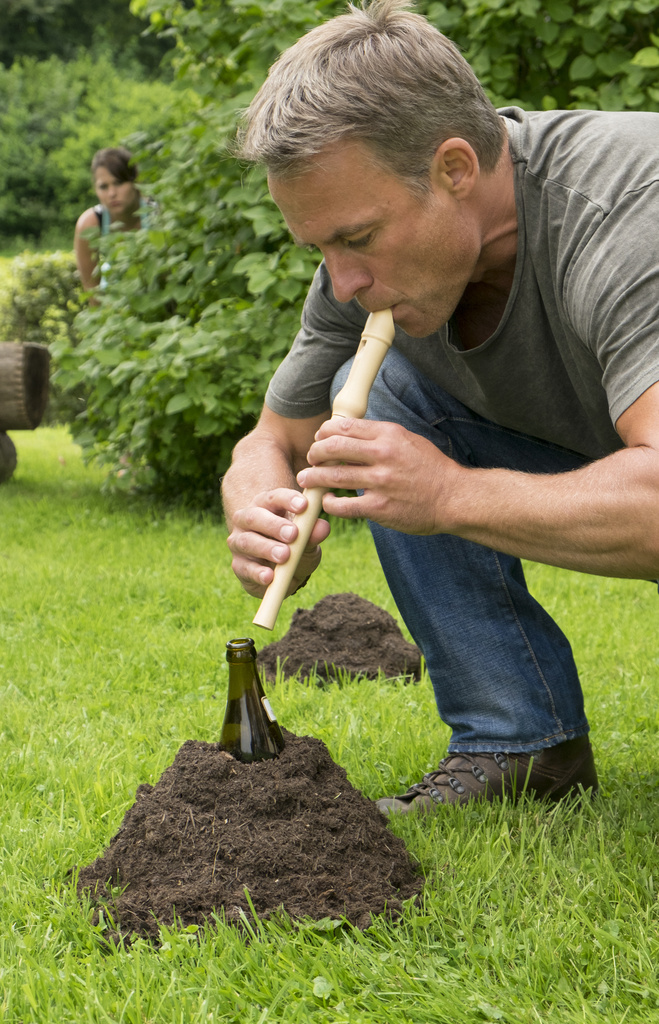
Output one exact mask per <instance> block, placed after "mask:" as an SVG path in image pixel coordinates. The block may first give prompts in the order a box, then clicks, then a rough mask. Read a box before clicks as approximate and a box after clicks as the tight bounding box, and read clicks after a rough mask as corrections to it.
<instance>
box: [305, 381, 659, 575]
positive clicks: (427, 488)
mask: <svg viewBox="0 0 659 1024" xmlns="http://www.w3.org/2000/svg"><path fill="white" fill-rule="evenodd" d="M616 429H617V430H618V433H619V434H620V436H621V438H622V440H623V441H624V443H625V445H626V446H627V447H626V448H624V449H622V450H620V451H617V452H615V453H613V454H612V455H609V456H607V457H606V458H603V459H600V460H598V461H597V462H593V463H591V464H589V465H588V466H585V467H584V468H582V469H578V470H574V471H572V472H570V473H561V474H552V475H541V474H533V473H520V472H517V471H514V470H507V469H474V468H470V467H465V466H461V465H458V463H456V462H453V461H452V460H451V459H448V458H447V457H446V456H444V455H443V454H442V453H441V452H439V451H438V450H437V449H436V448H435V446H434V445H433V444H431V443H430V442H429V441H426V440H425V439H424V438H422V437H419V436H418V435H415V434H411V433H410V432H409V431H406V430H405V429H404V428H403V427H400V426H398V425H396V424H390V423H374V422H372V421H368V420H332V421H330V422H329V423H325V424H324V425H323V427H322V428H321V430H320V431H319V432H318V440H317V441H316V442H315V443H314V444H313V445H312V447H311V449H310V451H309V461H310V463H311V465H312V466H313V467H314V468H312V469H308V470H304V471H303V472H302V473H300V474H298V482H299V483H300V485H301V486H303V487H315V486H323V487H330V488H332V487H334V488H338V487H340V488H345V489H350V490H352V489H357V488H360V489H362V488H363V489H364V490H365V493H364V495H363V497H355V498H352V497H348V498H344V497H337V496H336V495H333V494H326V495H325V499H324V503H323V504H324V508H325V510H326V511H327V512H329V513H331V514H332V515H335V516H341V517H345V518H355V517H361V516H364V517H368V518H369V519H372V520H374V521H375V522H378V523H381V524H382V525H383V526H389V527H391V528H393V529H396V530H400V531H402V532H404V533H418V534H432V533H451V534H455V535H457V536H459V537H464V538H465V539H467V540H473V541H476V542H478V543H479V544H485V545H487V546H488V547H491V548H494V549H496V550H499V551H504V552H506V553H508V554H511V555H515V556H518V557H520V558H528V559H531V560H533V561H537V562H546V563H548V564H550V565H557V566H561V567H563V568H566V569H574V570H577V571H580V572H588V573H595V574H598V575H603V576H620V577H628V578H633V579H650V580H653V579H658V578H659V383H657V384H654V385H653V386H652V387H650V388H648V390H647V391H646V392H645V393H644V394H642V395H641V397H640V398H638V399H637V400H636V402H634V403H633V405H631V406H630V407H629V408H628V409H627V410H626V412H624V413H623V415H622V416H620V418H619V419H618V421H617V423H616ZM331 460H336V461H338V462H343V463H344V465H336V466H331V467H330V466H325V467H323V466H321V465H320V464H321V463H325V462H329V461H331ZM345 463H352V465H346V464H345Z"/></svg>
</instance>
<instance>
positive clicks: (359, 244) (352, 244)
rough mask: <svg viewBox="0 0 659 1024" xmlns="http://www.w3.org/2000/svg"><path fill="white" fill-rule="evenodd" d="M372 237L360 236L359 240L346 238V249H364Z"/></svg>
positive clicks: (369, 235) (370, 235)
mask: <svg viewBox="0 0 659 1024" xmlns="http://www.w3.org/2000/svg"><path fill="white" fill-rule="evenodd" d="M372 239H373V235H372V234H368V235H362V237H361V238H346V246H347V247H348V249H364V248H366V246H367V245H368V244H369V243H370V242H371V241H372Z"/></svg>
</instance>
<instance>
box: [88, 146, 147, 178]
mask: <svg viewBox="0 0 659 1024" xmlns="http://www.w3.org/2000/svg"><path fill="white" fill-rule="evenodd" d="M132 159H133V154H132V153H131V152H130V150H129V149H126V148H125V147H124V146H116V147H115V148H109V149H99V151H98V152H97V153H94V158H93V160H92V174H94V173H95V172H96V171H97V170H98V169H99V167H105V168H106V169H107V170H108V171H109V172H110V174H111V175H112V176H113V177H114V178H116V179H117V181H135V179H136V178H137V164H134V163H132Z"/></svg>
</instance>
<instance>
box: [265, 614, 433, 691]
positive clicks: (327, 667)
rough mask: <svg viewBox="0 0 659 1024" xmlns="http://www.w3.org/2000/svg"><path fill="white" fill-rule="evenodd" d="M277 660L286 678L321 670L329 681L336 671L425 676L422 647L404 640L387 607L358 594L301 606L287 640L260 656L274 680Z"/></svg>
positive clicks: (371, 676) (283, 639)
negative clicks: (421, 653)
mask: <svg viewBox="0 0 659 1024" xmlns="http://www.w3.org/2000/svg"><path fill="white" fill-rule="evenodd" d="M277 658H279V662H280V664H281V666H282V669H283V671H284V672H285V674H286V675H287V676H294V675H295V674H296V673H297V672H300V674H301V676H308V675H309V673H310V672H313V670H314V669H316V671H317V673H318V676H319V677H320V678H321V679H325V680H327V681H330V680H332V679H334V678H335V677H336V674H337V669H343V670H345V671H346V672H349V673H350V674H351V675H364V676H367V677H368V678H369V679H375V678H376V677H377V675H378V673H379V672H382V673H383V675H385V676H386V677H387V678H391V677H392V676H404V675H409V676H413V677H414V678H415V679H418V678H419V676H420V674H421V655H420V652H419V648H418V647H416V646H415V645H414V644H410V643H408V642H407V640H405V638H404V637H403V634H402V633H401V631H400V629H399V628H398V623H397V622H396V620H395V619H394V618H393V617H392V616H391V615H390V614H389V612H385V610H384V609H383V608H378V606H377V605H376V604H372V603H371V602H370V601H365V600H364V598H363V597H358V596H357V594H330V595H329V597H324V598H323V599H322V601H319V602H318V604H316V605H314V607H313V608H311V609H310V610H308V611H307V610H305V609H303V608H298V609H297V611H296V612H294V614H293V618H292V619H291V625H290V629H289V630H288V633H287V634H286V636H284V637H282V639H281V640H278V641H277V642H276V643H273V644H268V646H267V647H264V648H263V650H262V651H260V652H259V659H258V661H259V669H260V670H261V672H262V674H263V675H264V676H265V678H266V679H267V680H268V681H270V682H274V680H275V678H276V675H277Z"/></svg>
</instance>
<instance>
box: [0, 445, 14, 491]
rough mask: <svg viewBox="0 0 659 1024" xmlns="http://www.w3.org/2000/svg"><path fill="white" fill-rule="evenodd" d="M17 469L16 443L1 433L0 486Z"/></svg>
mask: <svg viewBox="0 0 659 1024" xmlns="http://www.w3.org/2000/svg"><path fill="white" fill-rule="evenodd" d="M15 469H16V449H15V448H14V442H13V441H12V439H11V438H10V437H7V435H6V434H2V433H0V484H2V483H4V481H5V480H9V477H10V476H11V474H12V473H13V472H14V470H15Z"/></svg>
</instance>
